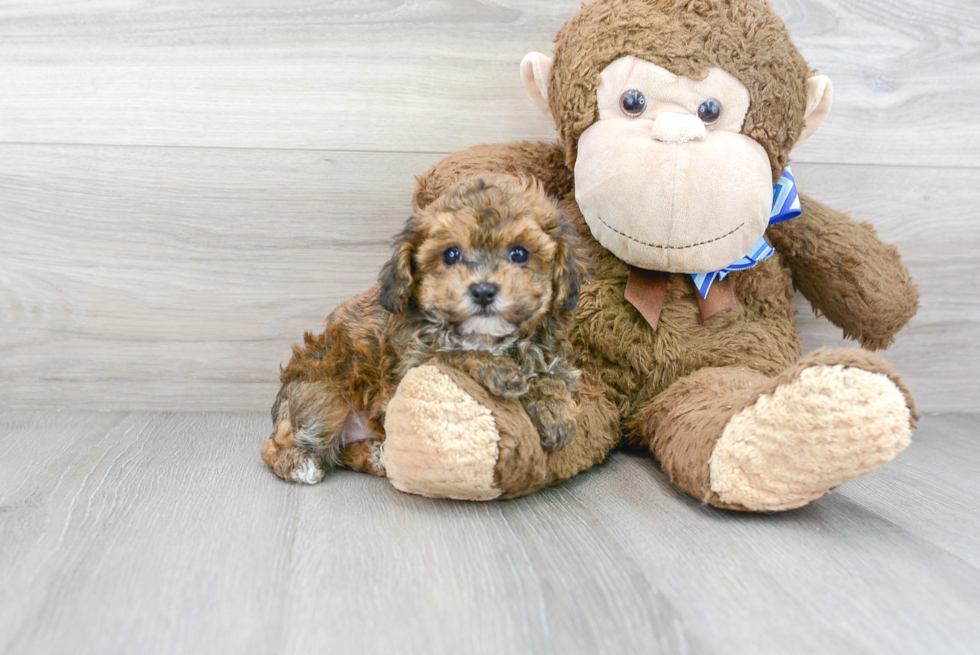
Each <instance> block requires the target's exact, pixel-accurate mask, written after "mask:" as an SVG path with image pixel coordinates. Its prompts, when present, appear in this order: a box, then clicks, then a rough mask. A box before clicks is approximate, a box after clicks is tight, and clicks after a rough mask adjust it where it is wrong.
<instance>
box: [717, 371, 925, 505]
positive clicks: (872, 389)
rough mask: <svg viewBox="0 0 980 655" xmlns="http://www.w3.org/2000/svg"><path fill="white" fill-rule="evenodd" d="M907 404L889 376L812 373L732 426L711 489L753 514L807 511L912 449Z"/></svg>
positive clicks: (722, 444) (721, 446) (766, 398)
mask: <svg viewBox="0 0 980 655" xmlns="http://www.w3.org/2000/svg"><path fill="white" fill-rule="evenodd" d="M911 431H912V415H911V411H910V409H909V407H908V405H907V402H906V396H905V394H904V393H903V392H902V390H901V389H899V387H898V386H897V385H896V384H895V383H894V382H892V380H891V379H889V377H888V376H887V375H884V374H881V373H872V372H869V371H865V370H862V369H860V368H850V367H845V366H842V365H833V366H812V367H810V368H805V369H803V370H802V371H801V372H800V373H799V375H798V376H797V377H795V378H793V379H792V380H790V381H788V382H786V383H784V384H782V385H780V386H778V387H776V388H775V390H774V391H773V392H772V393H771V394H765V395H762V396H760V397H759V398H758V399H757V401H756V402H755V404H753V405H750V406H747V407H745V408H744V409H742V410H741V411H739V412H738V413H736V414H735V415H734V416H732V418H731V419H730V420H729V421H728V423H727V424H726V426H725V430H724V432H723V433H722V436H721V438H720V439H719V440H718V443H717V444H716V445H715V448H714V451H713V452H712V455H711V459H710V461H709V466H710V471H711V489H712V490H713V491H714V492H715V493H717V494H718V496H719V497H720V498H721V500H722V501H723V502H725V503H730V504H733V505H741V506H743V507H745V508H747V509H749V510H754V511H779V510H788V509H794V508H796V507H801V506H803V505H806V504H807V503H809V502H811V501H813V500H815V499H817V498H819V497H820V496H822V495H824V494H825V493H827V492H828V491H830V490H831V489H833V488H834V487H837V486H838V485H841V484H843V483H844V482H847V481H848V480H853V479H854V478H856V477H858V476H860V475H864V474H865V473H868V472H870V471H873V470H874V469H876V468H878V467H879V466H881V465H882V464H885V463H886V462H888V461H890V460H891V459H892V458H893V457H895V455H897V454H898V453H899V452H901V451H902V450H903V449H904V448H905V447H906V446H908V444H909V440H910V437H911Z"/></svg>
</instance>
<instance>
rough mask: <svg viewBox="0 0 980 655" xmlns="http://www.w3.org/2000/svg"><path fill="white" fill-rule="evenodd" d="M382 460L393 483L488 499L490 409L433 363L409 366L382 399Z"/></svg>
mask: <svg viewBox="0 0 980 655" xmlns="http://www.w3.org/2000/svg"><path fill="white" fill-rule="evenodd" d="M385 435H386V436H385V443H384V461H385V467H386V469H387V473H388V479H389V480H391V483H392V484H393V485H394V486H395V488H396V489H398V490H400V491H404V492H406V493H413V494H419V495H421V496H428V497H430V498H455V499H458V500H493V499H494V498H498V497H499V496H500V494H501V492H500V490H499V489H497V488H496V487H495V485H494V467H495V466H496V464H497V459H498V457H499V449H498V442H499V441H500V433H499V432H498V431H497V426H496V423H495V421H494V417H493V414H492V412H491V411H490V409H488V408H487V407H485V406H484V405H482V404H480V403H479V402H477V401H476V400H475V399H474V398H473V396H471V395H470V394H468V393H467V392H465V391H464V390H463V389H461V388H460V387H459V386H458V385H457V384H456V383H455V382H454V381H453V379H452V378H450V377H449V376H448V375H446V374H445V373H443V372H442V371H440V370H439V369H438V368H437V367H435V366H419V367H417V368H414V369H412V370H410V371H409V372H408V373H407V374H406V375H405V377H404V378H403V379H402V381H401V383H400V384H399V385H398V390H397V391H396V392H395V395H394V396H393V397H392V399H391V401H390V402H389V403H388V410H387V413H386V415H385Z"/></svg>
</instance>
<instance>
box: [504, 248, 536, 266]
mask: <svg viewBox="0 0 980 655" xmlns="http://www.w3.org/2000/svg"><path fill="white" fill-rule="evenodd" d="M530 258H531V254H530V253H529V252H528V251H527V249H525V248H522V247H521V246H514V247H513V248H511V249H510V252H509V253H507V259H509V260H510V261H512V262H514V263H515V264H526V263H527V260H528V259H530Z"/></svg>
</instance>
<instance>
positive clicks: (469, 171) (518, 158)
mask: <svg viewBox="0 0 980 655" xmlns="http://www.w3.org/2000/svg"><path fill="white" fill-rule="evenodd" d="M487 173H496V174H501V175H513V176H514V177H528V176H531V177H535V178H537V179H538V180H540V181H541V183H542V184H543V185H544V187H545V189H547V191H548V193H550V194H552V195H555V196H560V195H563V194H564V193H565V192H567V191H568V190H570V189H571V185H572V173H571V171H569V170H568V168H567V167H566V166H565V152H564V150H562V148H561V146H560V145H558V143H544V142H531V141H520V142H515V143H502V144H493V145H482V146H474V147H472V148H469V149H467V150H461V151H459V152H456V153H453V154H451V155H449V156H448V157H446V158H445V159H443V160H442V161H440V162H439V163H438V164H436V165H435V166H433V167H432V168H430V169H429V170H427V171H426V172H425V173H423V174H422V175H419V176H418V178H417V181H418V184H417V185H416V187H415V198H414V201H415V206H416V207H418V208H420V209H421V208H424V207H426V206H428V205H429V204H431V203H432V202H433V201H434V200H435V199H436V198H438V197H439V196H441V195H442V194H444V193H445V192H446V191H447V190H448V189H449V188H451V187H453V186H455V185H456V184H457V183H458V182H460V181H461V180H465V179H466V178H469V177H475V176H477V175H483V174H487Z"/></svg>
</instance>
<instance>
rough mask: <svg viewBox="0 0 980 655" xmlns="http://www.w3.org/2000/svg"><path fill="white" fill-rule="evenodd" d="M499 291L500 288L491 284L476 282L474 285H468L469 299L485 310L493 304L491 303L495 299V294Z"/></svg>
mask: <svg viewBox="0 0 980 655" xmlns="http://www.w3.org/2000/svg"><path fill="white" fill-rule="evenodd" d="M498 291H500V287H498V286H497V285H496V284H493V283H491V282H477V283H476V284H473V285H470V298H472V299H473V302H474V303H476V304H477V305H479V306H480V307H482V308H483V309H486V308H487V307H489V306H490V305H492V304H493V301H494V300H496V298H497V292H498Z"/></svg>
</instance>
